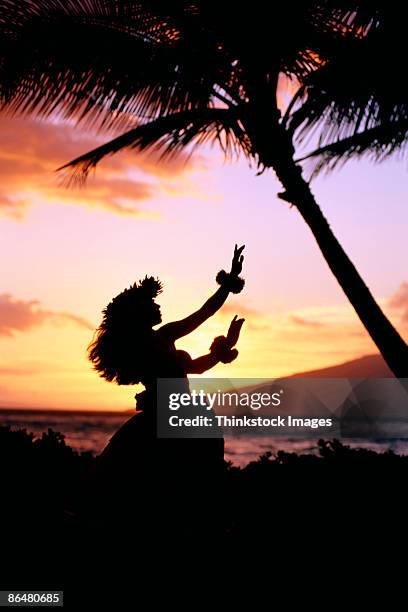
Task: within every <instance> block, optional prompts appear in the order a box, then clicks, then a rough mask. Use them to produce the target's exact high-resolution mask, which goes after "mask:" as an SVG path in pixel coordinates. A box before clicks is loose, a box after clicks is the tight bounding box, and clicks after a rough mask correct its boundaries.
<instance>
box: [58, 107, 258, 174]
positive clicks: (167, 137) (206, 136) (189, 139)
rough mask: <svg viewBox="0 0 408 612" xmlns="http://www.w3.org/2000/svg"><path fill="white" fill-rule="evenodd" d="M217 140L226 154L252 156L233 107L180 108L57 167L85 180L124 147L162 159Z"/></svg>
mask: <svg viewBox="0 0 408 612" xmlns="http://www.w3.org/2000/svg"><path fill="white" fill-rule="evenodd" d="M206 142H210V143H212V142H217V143H218V144H219V146H220V147H221V149H222V151H223V152H224V154H225V155H226V156H227V157H228V156H231V155H234V154H235V155H239V154H240V153H243V154H244V155H246V156H247V157H250V156H251V155H252V149H251V143H250V142H249V140H248V137H247V135H246V133H245V131H244V130H243V128H242V126H241V124H240V122H239V120H238V117H237V115H236V114H235V112H234V111H233V110H232V109H221V108H217V109H215V108H208V109H202V110H200V111H183V112H179V113H174V114H170V115H167V116H165V117H160V118H158V119H155V120H154V121H151V122H149V123H145V124H143V125H139V126H137V127H135V128H134V129H132V130H129V131H128V132H126V133H125V134H122V135H121V136H119V137H117V138H114V139H113V140H110V141H109V142H107V143H105V144H104V145H102V146H100V147H97V148H96V149H93V150H92V151H89V152H88V153H85V154H84V155H81V156H80V157H77V158H76V159H74V160H72V161H70V162H68V163H67V164H65V165H64V166H62V167H61V168H59V169H58V170H59V171H61V170H67V169H68V170H69V171H71V172H72V174H71V180H74V181H84V180H85V179H86V177H87V175H88V174H89V172H90V171H91V170H92V169H93V168H95V166H96V165H97V164H98V163H99V162H100V161H101V160H102V159H103V158H105V157H107V156H109V155H113V154H115V153H117V152H118V151H121V150H123V149H127V148H130V149H137V150H139V151H144V150H148V149H154V150H157V151H159V152H160V153H161V157H162V158H166V157H170V156H174V155H177V153H179V152H180V151H181V150H183V149H185V148H186V147H188V146H189V145H193V146H197V145H199V144H203V143H206Z"/></svg>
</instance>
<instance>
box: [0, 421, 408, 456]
mask: <svg viewBox="0 0 408 612" xmlns="http://www.w3.org/2000/svg"><path fill="white" fill-rule="evenodd" d="M131 416H132V413H129V414H127V413H117V414H116V413H83V412H80V413H75V412H62V411H34V410H24V411H19V410H6V409H1V410H0V425H3V426H10V427H11V428H12V429H23V428H25V429H27V431H31V432H33V433H34V434H35V436H41V434H42V432H44V431H47V429H48V428H51V429H53V430H54V431H58V432H60V433H62V434H63V435H64V436H65V441H66V443H67V444H69V445H70V446H71V447H72V448H74V449H76V450H78V451H91V452H92V453H95V454H97V453H99V452H100V451H101V450H102V449H103V448H104V446H105V445H106V444H107V442H108V441H109V439H110V437H111V436H112V435H113V434H114V433H115V431H116V430H117V429H118V428H119V427H120V426H121V425H122V424H123V423H124V422H125V421H126V420H127V419H129V418H130V417H131ZM342 441H343V442H344V443H345V444H349V445H350V446H352V447H356V448H370V449H373V450H375V451H377V452H384V451H387V450H392V451H394V452H395V453H397V454H400V455H407V454H408V439H400V438H398V439H388V440H358V439H352V440H347V439H344V440H342ZM279 450H284V451H287V452H296V453H317V451H318V447H317V439H308V440H302V439H296V440H294V439H289V438H277V437H273V436H265V435H263V436H256V435H254V436H251V437H249V436H226V438H225V459H226V460H227V461H231V462H232V463H233V464H235V465H239V466H241V467H243V466H245V465H246V464H247V463H249V462H250V461H254V460H256V459H257V458H258V457H259V456H260V455H262V454H264V453H266V452H272V453H276V452H278V451H279Z"/></svg>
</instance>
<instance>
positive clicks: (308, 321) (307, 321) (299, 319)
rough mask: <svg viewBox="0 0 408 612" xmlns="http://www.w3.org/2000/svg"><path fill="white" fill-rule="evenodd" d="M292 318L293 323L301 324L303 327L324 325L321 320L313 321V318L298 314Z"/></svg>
mask: <svg viewBox="0 0 408 612" xmlns="http://www.w3.org/2000/svg"><path fill="white" fill-rule="evenodd" d="M290 320H291V321H292V323H295V325H300V326H301V327H315V328H316V327H324V323H321V322H320V321H312V320H311V319H304V318H303V317H298V316H296V315H291V316H290Z"/></svg>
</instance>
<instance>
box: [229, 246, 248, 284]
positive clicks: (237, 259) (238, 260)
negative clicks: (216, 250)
mask: <svg viewBox="0 0 408 612" xmlns="http://www.w3.org/2000/svg"><path fill="white" fill-rule="evenodd" d="M244 249H245V244H243V245H242V246H241V247H238V245H237V244H236V245H235V248H234V257H233V258H232V264H231V274H233V275H234V276H238V275H239V274H240V273H241V271H242V264H243V262H244V256H243V255H242V251H243V250H244Z"/></svg>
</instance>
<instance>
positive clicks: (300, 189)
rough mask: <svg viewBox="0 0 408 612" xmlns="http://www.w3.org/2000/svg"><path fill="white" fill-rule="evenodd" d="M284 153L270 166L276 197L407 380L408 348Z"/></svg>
mask: <svg viewBox="0 0 408 612" xmlns="http://www.w3.org/2000/svg"><path fill="white" fill-rule="evenodd" d="M290 144H291V143H290ZM285 152H286V153H290V147H283V148H282V149H280V154H279V160H277V159H275V160H274V164H273V168H274V170H275V172H276V174H277V176H278V178H279V180H280V182H281V183H282V185H283V187H284V189H285V192H284V193H282V194H279V197H280V198H281V199H284V200H286V201H288V202H290V203H291V204H293V205H294V206H295V207H296V208H297V209H298V211H299V212H300V214H301V215H302V217H303V219H304V221H305V222H306V223H307V225H308V226H309V227H310V229H311V231H312V233H313V236H314V237H315V239H316V242H317V244H318V245H319V248H320V251H321V252H322V255H323V257H324V258H325V260H326V262H327V264H328V266H329V268H330V270H331V271H332V272H333V274H334V276H335V277H336V279H337V281H338V283H339V285H340V286H341V288H342V289H343V291H344V293H345V294H346V296H347V297H348V299H349V301H350V303H351V305H352V306H353V308H354V310H355V311H356V313H357V315H358V316H359V318H360V320H361V322H362V323H363V325H364V327H365V328H366V330H367V332H368V333H369V335H370V336H371V338H372V340H373V341H374V343H375V344H376V346H377V348H378V350H379V351H380V353H381V354H382V356H383V357H384V360H385V361H386V363H387V365H388V367H389V368H390V370H391V371H392V372H393V373H394V374H395V376H397V377H399V378H408V345H407V344H406V343H405V342H404V340H403V339H402V338H401V336H400V335H399V333H398V332H397V330H396V329H395V328H394V326H393V325H392V324H391V322H390V321H389V320H388V319H387V317H386V316H385V314H384V313H383V311H382V310H381V308H380V307H379V305H378V304H377V302H376V301H375V299H374V297H373V295H372V294H371V292H370V290H369V289H368V287H367V286H366V284H365V283H364V281H363V279H362V278H361V276H360V274H359V273H358V271H357V269H356V267H355V266H354V264H353V263H352V261H351V260H350V258H349V257H348V256H347V254H346V253H345V251H344V249H343V248H342V246H341V244H340V243H339V241H338V240H337V238H336V237H335V235H334V234H333V232H332V230H331V228H330V225H329V223H328V222H327V219H326V218H325V216H324V215H323V213H322V211H321V209H320V207H319V205H318V204H317V202H316V200H315V198H314V196H313V193H312V192H311V190H310V187H309V184H308V183H307V182H306V181H305V180H304V178H303V176H302V169H301V167H300V166H298V165H297V164H296V163H295V162H294V160H293V156H292V155H285V154H284V153H285ZM282 153H283V155H282Z"/></svg>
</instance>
